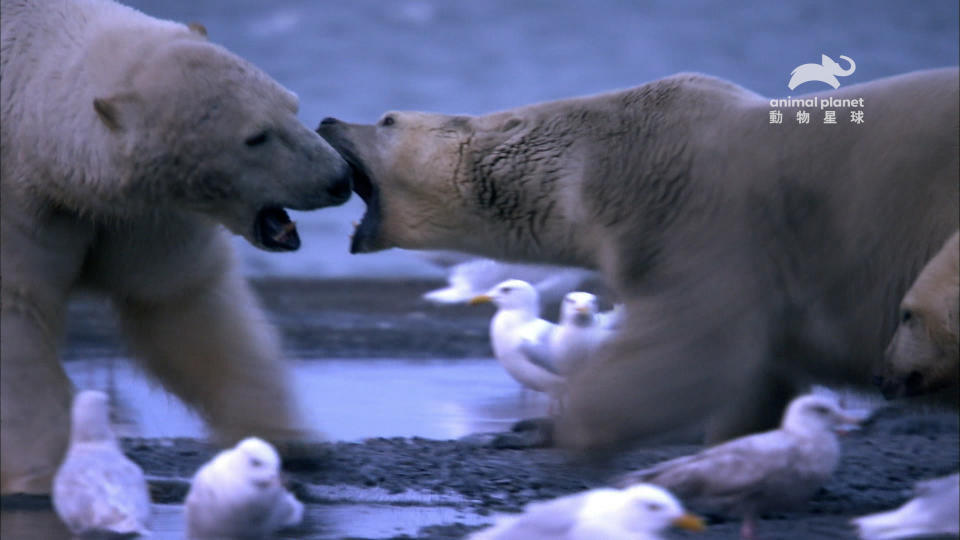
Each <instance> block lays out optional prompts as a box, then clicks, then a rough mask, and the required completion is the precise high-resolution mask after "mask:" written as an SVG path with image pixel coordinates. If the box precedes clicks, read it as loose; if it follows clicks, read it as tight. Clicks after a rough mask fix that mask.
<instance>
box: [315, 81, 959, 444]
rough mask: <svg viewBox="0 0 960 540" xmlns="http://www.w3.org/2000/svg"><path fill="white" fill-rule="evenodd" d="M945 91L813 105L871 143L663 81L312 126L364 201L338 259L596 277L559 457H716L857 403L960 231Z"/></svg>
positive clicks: (740, 99)
mask: <svg viewBox="0 0 960 540" xmlns="http://www.w3.org/2000/svg"><path fill="white" fill-rule="evenodd" d="M957 81H958V76H957V69H956V68H950V69H939V70H929V71H920V72H915V73H908V74H904V75H900V76H896V77H889V78H886V79H880V80H876V81H872V82H869V83H865V84H858V85H851V86H847V87H844V88H842V89H840V90H836V91H830V92H827V93H822V94H818V95H817V97H819V99H821V100H824V99H828V98H833V99H840V100H843V99H846V100H852V99H857V100H860V99H862V100H863V103H864V106H863V109H862V110H863V112H864V113H865V115H866V117H867V118H870V121H869V122H870V123H869V124H868V125H866V124H856V123H853V122H842V123H838V124H824V123H822V122H817V123H811V124H809V125H799V124H796V123H794V124H793V125H788V124H787V123H784V124H783V125H776V124H771V123H770V122H769V114H770V109H771V106H770V100H767V99H764V98H762V97H760V96H758V95H756V94H754V93H753V92H750V91H748V90H746V89H744V88H741V87H739V86H736V85H734V84H732V83H729V82H727V81H723V80H720V79H716V78H713V77H708V76H704V75H698V74H678V75H675V76H672V77H668V78H665V79H661V80H658V81H653V82H650V83H647V84H644V85H641V86H638V87H635V88H630V89H626V90H620V91H614V92H608V93H604V94H599V95H595V96H586V97H579V98H570V99H563V100H558V101H552V102H546V103H539V104H533V105H527V106H522V107H517V108H514V109H510V110H507V111H502V112H499V113H493V114H488V115H483V116H451V115H443V114H429V113H420V112H397V111H394V112H389V113H387V114H385V115H384V116H383V117H381V119H380V121H379V122H378V123H377V124H376V125H363V124H348V123H345V122H341V121H339V120H337V119H335V118H326V119H324V120H323V121H321V125H320V127H319V128H318V130H319V132H320V134H321V135H323V136H324V137H325V138H326V139H327V140H328V141H330V142H331V144H333V145H334V147H335V148H337V149H339V150H340V151H341V152H342V153H343V155H344V156H345V157H346V159H347V161H348V162H349V163H350V164H351V166H352V167H353V168H354V175H355V176H354V189H355V190H356V192H357V194H358V195H360V196H361V197H362V198H363V199H364V201H365V202H366V204H367V211H366V213H365V214H364V217H363V219H362V220H361V221H360V224H359V225H358V227H357V230H356V231H355V232H354V235H353V241H352V245H351V250H352V251H353V252H356V253H366V252H372V251H378V250H382V249H388V248H392V247H401V248H407V249H446V250H453V251H462V252H468V253H472V254H475V255H480V256H484V257H492V258H497V259H503V260H511V261H521V262H535V263H545V264H555V265H563V266H582V267H585V268H591V269H598V270H600V271H601V272H602V273H603V275H604V278H605V279H606V281H607V284H608V285H610V286H611V287H612V288H613V289H614V291H615V292H616V294H617V296H619V297H620V298H622V299H623V300H624V303H625V312H624V313H625V317H626V318H625V320H624V323H623V324H622V326H621V328H620V330H619V333H618V336H617V337H616V338H614V339H613V340H612V341H611V342H610V343H609V346H606V347H603V348H601V349H600V350H599V351H598V354H597V357H596V358H595V359H591V369H587V370H582V371H580V372H578V373H576V374H575V375H574V376H573V378H572V379H571V380H570V383H569V389H570V391H569V393H568V394H567V396H566V402H565V406H564V412H563V415H562V416H561V418H560V420H559V423H558V426H557V435H558V438H559V439H561V440H562V441H564V442H566V443H567V444H570V445H573V446H601V445H609V444H614V443H616V442H619V441H623V440H626V439H630V438H635V437H648V438H649V437H654V436H660V435H662V434H664V433H665V432H668V431H688V430H689V431H693V430H702V428H704V427H707V429H708V431H709V438H710V440H712V441H721V440H725V439H729V438H732V437H737V436H740V435H743V434H746V433H752V432H756V431H763V430H766V429H770V428H772V427H773V426H774V425H775V424H776V423H777V422H778V420H779V418H778V417H779V416H780V415H781V412H782V411H783V409H784V407H785V406H786V404H787V402H789V400H790V399H792V398H793V397H794V396H796V395H798V394H799V393H802V392H804V391H805V390H806V388H807V386H808V385H809V384H810V383H811V382H819V383H822V384H832V385H838V386H844V385H860V386H869V384H870V381H871V373H872V371H873V369H874V367H875V366H874V364H875V363H876V362H878V361H879V360H880V359H881V358H882V355H883V349H884V346H885V345H886V343H887V342H888V341H889V339H890V337H891V336H892V335H893V332H894V329H895V328H896V326H897V320H896V317H895V314H896V312H897V309H896V308H897V303H898V302H899V301H900V298H902V295H903V293H904V292H906V288H907V286H908V285H909V283H910V282H911V281H913V279H914V278H915V277H916V276H917V273H918V272H919V271H920V269H921V268H922V267H923V265H924V263H925V262H926V261H927V260H929V259H930V257H931V256H932V255H933V253H934V252H936V250H938V249H939V248H940V246H942V245H943V242H944V241H945V240H946V239H947V237H949V236H950V235H951V234H952V233H953V232H954V231H956V230H957V228H958V224H960V210H958V201H960V194H958V191H960V190H958V187H960V181H958V173H957V171H958V168H960V166H958V153H957V147H958V137H957V132H958V130H957V122H958V118H960V114H958V85H957ZM809 97H810V98H812V97H813V96H809ZM789 113H790V110H787V111H786V112H784V115H787V114H789ZM705 419H709V426H703V425H702V424H703V423H704V420H705Z"/></svg>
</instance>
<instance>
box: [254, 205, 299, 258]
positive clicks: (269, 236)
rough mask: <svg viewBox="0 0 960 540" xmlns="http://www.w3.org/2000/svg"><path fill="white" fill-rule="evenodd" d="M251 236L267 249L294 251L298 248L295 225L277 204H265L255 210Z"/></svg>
mask: <svg viewBox="0 0 960 540" xmlns="http://www.w3.org/2000/svg"><path fill="white" fill-rule="evenodd" d="M253 236H254V238H255V239H256V241H257V242H259V243H260V244H261V245H262V246H263V247H265V248H267V249H272V250H277V251H296V250H297V249H299V248H300V235H299V234H297V225H296V224H295V223H294V222H293V221H292V220H291V219H290V216H289V215H287V212H286V210H284V209H283V208H281V207H279V206H267V207H264V208H262V209H260V211H259V212H257V217H256V219H255V220H254V223H253Z"/></svg>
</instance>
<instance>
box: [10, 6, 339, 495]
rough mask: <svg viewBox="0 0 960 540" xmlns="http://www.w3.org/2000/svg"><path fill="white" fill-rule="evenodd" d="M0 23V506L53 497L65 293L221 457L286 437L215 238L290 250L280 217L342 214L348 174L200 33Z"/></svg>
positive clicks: (82, 21) (109, 11)
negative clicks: (113, 319)
mask: <svg viewBox="0 0 960 540" xmlns="http://www.w3.org/2000/svg"><path fill="white" fill-rule="evenodd" d="M0 6H2V15H0V22H2V36H0V38H2V56H0V91H2V103H3V108H2V133H0V150H2V156H0V166H2V182H0V189H2V193H0V202H2V231H0V232H2V256H0V261H2V268H0V274H2V310H3V313H2V337H0V344H2V351H0V361H2V369H0V383H2V388H0V400H2V401H0V429H2V437H0V440H2V448H0V460H2V462H0V491H2V493H4V494H7V493H15V492H26V493H46V492H49V489H50V479H51V477H52V475H53V472H54V470H55V468H56V466H57V464H58V463H59V461H60V459H61V458H62V456H63V452H64V449H65V447H66V443H67V437H68V435H69V423H68V418H69V406H70V399H71V394H72V386H71V384H70V381H69V380H68V378H67V376H66V374H65V373H64V370H63V368H62V367H61V365H60V363H59V360H58V350H57V349H58V345H59V342H60V340H61V337H62V336H63V333H64V325H65V322H66V321H65V317H66V304H67V301H68V299H69V297H70V296H71V294H72V293H73V292H74V291H76V290H79V289H86V290H91V291H94V292H95V293H98V294H100V295H101V296H104V297H107V298H109V299H110V300H112V302H113V305H114V307H115V310H116V312H117V314H118V315H119V318H120V322H121V326H122V328H123V331H124V334H125V335H126V337H127V338H128V339H129V341H130V345H131V348H132V349H133V353H134V356H135V358H136V359H137V360H138V361H139V362H140V363H141V364H142V365H143V367H144V368H145V370H146V371H147V373H148V374H149V375H150V376H152V377H154V378H155V379H157V380H158V381H159V382H161V383H162V384H163V385H164V386H165V387H166V388H167V389H169V390H171V391H173V392H174V393H175V394H177V395H178V396H179V397H180V398H182V399H183V400H184V401H185V402H186V403H187V404H189V405H191V406H193V407H194V408H196V409H197V410H198V411H199V412H200V413H201V414H202V415H203V416H204V417H205V418H206V419H207V420H208V421H209V423H210V425H211V427H212V428H213V429H214V430H215V431H216V432H217V433H218V434H219V435H220V436H222V437H223V438H225V439H227V440H236V439H239V438H240V437H242V436H247V435H254V434H255V435H259V436H262V437H265V438H270V439H273V440H277V439H281V438H290V437H294V436H297V435H298V434H302V428H303V426H301V425H300V423H299V419H298V418H297V416H298V415H297V412H296V409H297V407H296V404H295V400H294V398H293V396H292V394H291V391H290V387H289V385H288V383H287V380H286V379H287V376H286V373H285V370H284V365H283V363H282V362H281V361H280V360H281V359H280V354H281V351H280V347H279V344H278V340H277V337H276V335H275V334H274V331H273V329H272V328H271V327H270V326H269V325H268V324H267V322H266V320H265V316H264V314H263V313H262V312H261V310H260V308H259V306H258V305H257V301H256V299H255V297H254V296H253V293H252V292H251V290H250V289H249V287H248V285H247V284H246V282H245V281H244V280H243V278H242V276H241V275H240V273H239V271H238V269H237V267H236V264H235V261H234V254H233V251H232V248H231V245H230V238H229V237H228V235H227V234H226V232H225V231H224V230H223V226H225V227H226V228H227V229H229V230H230V231H232V232H234V233H236V234H239V235H242V236H243V237H245V238H246V239H247V240H249V241H250V242H251V243H252V244H253V245H255V246H257V247H260V248H263V249H267V250H272V251H289V250H293V249H297V248H298V247H299V244H300V239H299V236H298V235H297V232H296V229H295V227H294V225H293V223H292V222H291V221H290V219H289V217H288V215H287V213H286V211H285V210H284V208H292V209H297V210H308V209H313V208H320V207H324V206H330V205H336V204H341V203H343V202H344V201H346V200H347V198H348V197H349V196H350V177H349V169H348V166H347V164H346V163H345V162H344V161H343V159H342V158H341V157H340V156H339V154H338V153H337V152H335V151H334V150H333V149H332V148H331V147H330V146H329V145H328V144H327V143H326V142H324V141H323V139H321V138H320V137H319V136H318V135H317V134H316V133H314V132H313V131H312V130H310V129H308V128H307V127H305V126H304V125H302V124H301V123H300V122H299V120H298V119H297V117H296V114H297V109H298V107H299V103H298V100H297V98H296V96H295V95H294V94H292V93H291V92H289V91H288V90H286V89H285V88H283V87H282V86H280V85H279V84H278V83H277V82H276V81H274V80H273V79H271V78H270V77H269V76H267V75H266V74H265V73H263V72H262V71H260V70H259V69H257V68H256V67H255V66H253V65H252V64H250V63H249V62H246V61H245V60H243V59H241V58H239V57H237V56H236V55H234V54H232V53H230V52H228V51H227V50H226V49H224V48H223V47H220V46H218V45H215V44H213V43H211V42H209V41H208V40H207V39H206V37H205V36H204V35H203V33H202V32H199V31H195V30H193V29H191V28H188V27H187V26H186V25H182V24H179V23H175V22H171V21H164V20H159V19H155V18H152V17H149V16H147V15H144V14H143V13H141V12H139V11H136V10H134V9H131V8H128V7H126V6H122V5H120V4H116V3H114V2H111V1H108V0H76V1H74V0H70V1H67V0H53V1H40V0H2V4H0Z"/></svg>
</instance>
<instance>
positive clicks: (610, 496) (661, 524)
mask: <svg viewBox="0 0 960 540" xmlns="http://www.w3.org/2000/svg"><path fill="white" fill-rule="evenodd" d="M670 526H673V527H678V528H682V529H688V530H695V531H699V530H703V529H704V526H703V521H701V520H700V518H698V517H696V516H694V515H692V514H688V513H686V511H685V510H684V509H683V506H682V505H681V504H680V502H679V501H678V500H677V499H676V498H675V497H674V496H673V495H671V494H670V492H668V491H667V490H665V489H663V488H660V487H658V486H654V485H651V484H638V485H635V486H630V487H629V488H626V489H611V488H598V489H593V490H590V491H586V492H583V493H577V494H574V495H568V496H566V497H560V498H559V499H554V500H552V501H546V502H535V503H530V504H528V505H527V506H526V508H525V509H524V513H523V514H521V515H519V516H515V517H513V516H512V517H504V518H501V520H500V521H498V522H497V523H496V524H495V525H494V526H493V527H490V528H489V529H485V530H482V531H480V532H478V533H475V534H474V535H473V536H471V537H470V540H548V539H550V540H593V539H596V538H603V539H606V540H620V539H623V540H628V539H629V540H658V539H660V538H661V537H660V535H659V534H657V533H659V532H660V531H662V530H664V529H666V528H667V527H670Z"/></svg>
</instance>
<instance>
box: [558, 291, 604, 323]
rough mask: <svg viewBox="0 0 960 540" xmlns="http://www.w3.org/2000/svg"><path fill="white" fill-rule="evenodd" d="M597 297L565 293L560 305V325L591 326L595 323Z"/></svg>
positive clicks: (579, 292)
mask: <svg viewBox="0 0 960 540" xmlns="http://www.w3.org/2000/svg"><path fill="white" fill-rule="evenodd" d="M596 316H597V297H596V296H594V295H592V294H590V293H588V292H581V291H574V292H572V293H567V295H566V296H564V297H563V303H562V304H560V324H569V325H574V326H592V325H593V323H594V322H596Z"/></svg>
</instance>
